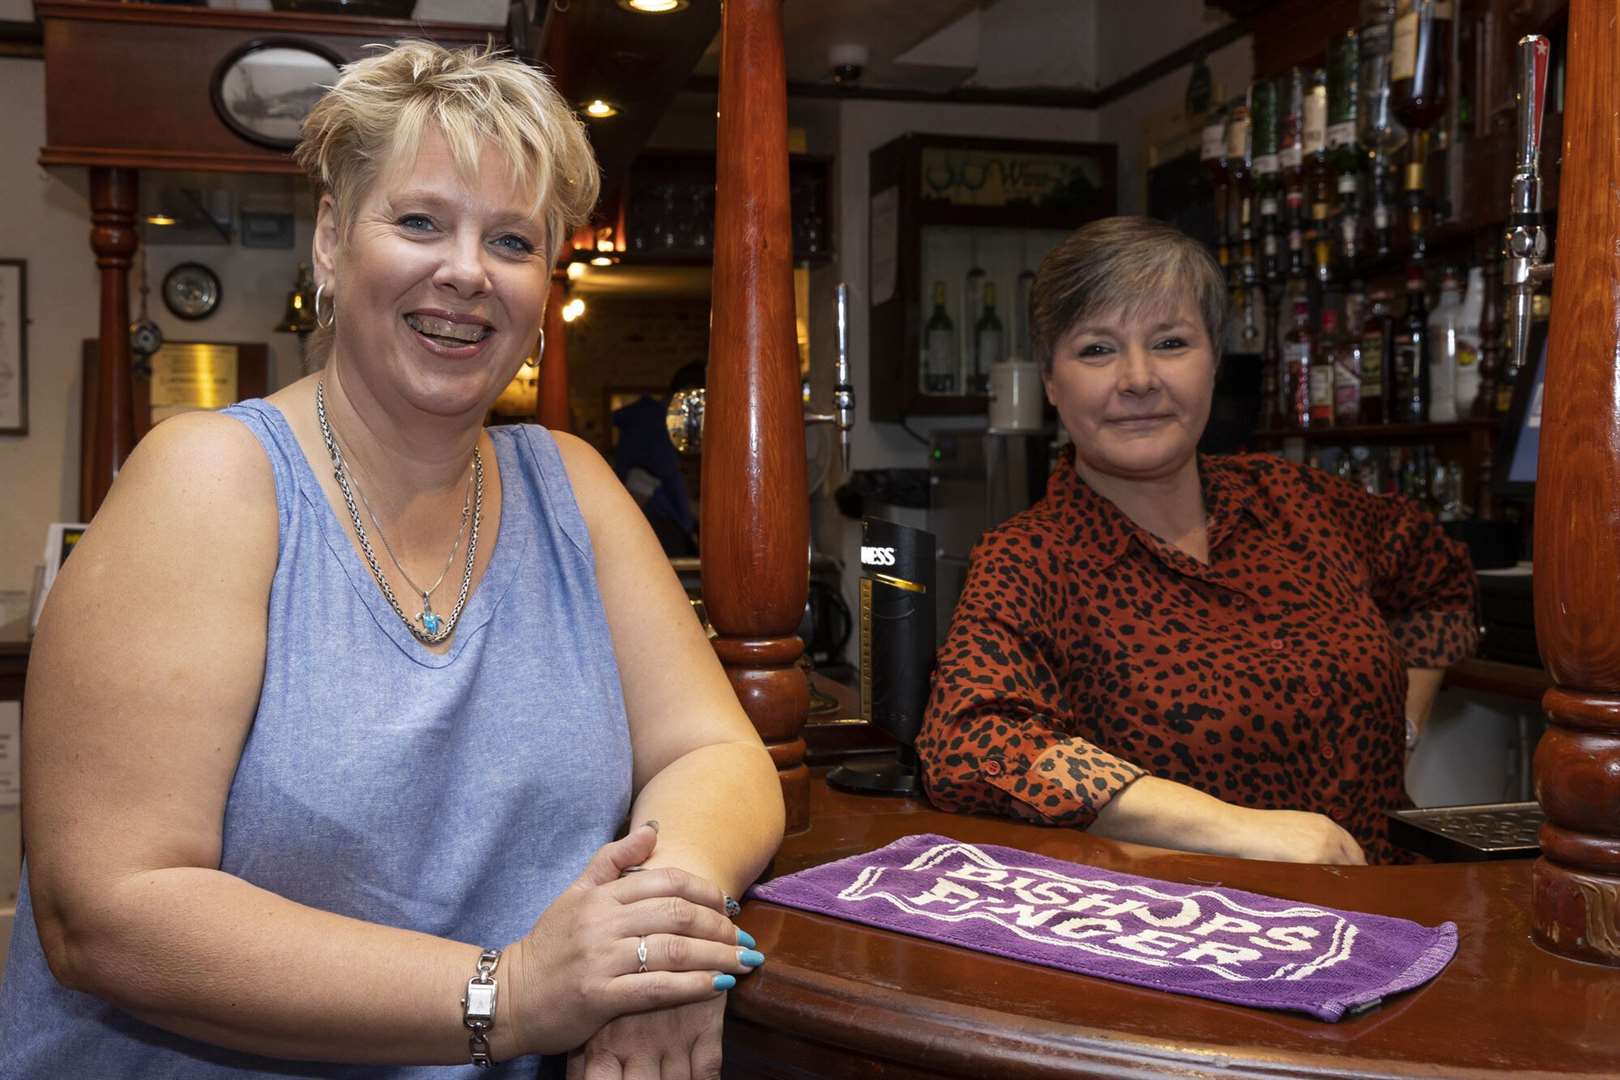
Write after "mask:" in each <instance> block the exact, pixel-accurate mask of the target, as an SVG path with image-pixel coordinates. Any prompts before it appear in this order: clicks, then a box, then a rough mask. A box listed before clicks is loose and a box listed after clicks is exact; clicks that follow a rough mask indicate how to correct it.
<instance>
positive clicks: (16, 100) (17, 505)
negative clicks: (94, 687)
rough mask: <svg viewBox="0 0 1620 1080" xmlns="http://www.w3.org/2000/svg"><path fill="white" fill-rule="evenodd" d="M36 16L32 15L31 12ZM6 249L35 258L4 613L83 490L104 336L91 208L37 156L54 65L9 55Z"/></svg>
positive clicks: (7, 524)
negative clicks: (88, 407) (89, 372)
mask: <svg viewBox="0 0 1620 1080" xmlns="http://www.w3.org/2000/svg"><path fill="white" fill-rule="evenodd" d="M30 17H31V16H30ZM0 101H4V102H5V103H6V110H5V118H4V119H3V120H0V191H3V192H5V198H3V199H0V257H4V258H15V259H26V260H27V261H28V317H29V324H28V359H27V362H28V434H27V435H0V622H9V621H11V620H12V619H15V618H18V617H21V616H23V615H25V614H26V613H27V605H28V601H29V598H30V593H31V590H32V587H33V574H34V566H35V564H37V563H39V562H40V555H41V553H42V552H43V550H44V547H45V528H46V526H47V525H49V524H50V523H51V522H53V521H72V520H73V518H74V516H75V515H76V514H77V513H78V492H79V342H80V341H81V340H83V339H84V338H87V337H95V336H96V322H97V318H98V314H97V309H96V303H97V301H96V298H97V295H98V292H97V289H98V286H97V279H96V265H95V258H94V256H93V255H92V254H91V252H90V209H89V206H88V203H87V200H86V198H85V196H84V194H83V185H82V184H81V186H80V189H79V190H77V191H76V190H74V189H73V188H72V187H70V186H69V185H68V184H66V183H64V182H63V181H62V180H60V179H58V178H56V177H53V176H51V175H50V174H48V173H46V171H45V170H44V169H42V168H40V167H39V166H38V165H37V164H35V162H36V161H37V159H38V157H39V148H40V146H42V145H43V144H44V142H45V64H44V61H42V60H0Z"/></svg>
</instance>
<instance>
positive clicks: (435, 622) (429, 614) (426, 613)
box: [417, 596, 444, 637]
mask: <svg viewBox="0 0 1620 1080" xmlns="http://www.w3.org/2000/svg"><path fill="white" fill-rule="evenodd" d="M417 618H418V619H420V620H421V621H422V629H424V630H426V631H427V632H428V636H429V637H433V636H436V635H437V634H438V633H439V624H440V623H442V622H443V621H444V620H443V619H441V618H439V617H438V616H437V615H435V614H434V613H433V601H432V600H430V599H428V598H427V597H426V596H424V597H422V613H421V614H420V615H418V616H417Z"/></svg>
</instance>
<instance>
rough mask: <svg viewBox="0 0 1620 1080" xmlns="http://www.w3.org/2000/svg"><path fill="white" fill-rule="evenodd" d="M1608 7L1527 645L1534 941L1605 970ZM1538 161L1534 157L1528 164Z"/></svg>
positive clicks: (1572, 172)
mask: <svg viewBox="0 0 1620 1080" xmlns="http://www.w3.org/2000/svg"><path fill="white" fill-rule="evenodd" d="M1616 7H1617V5H1616V0H1573V2H1572V3H1571V4H1570V13H1569V67H1568V72H1569V74H1568V77H1567V80H1566V81H1567V91H1566V92H1567V95H1568V96H1567V106H1566V108H1565V112H1564V145H1563V157H1564V162H1563V172H1562V176H1561V178H1560V180H1559V185H1560V188H1559V192H1558V204H1559V210H1560V220H1559V223H1558V251H1557V267H1558V269H1557V274H1556V276H1555V277H1554V279H1553V310H1552V327H1551V336H1550V340H1549V352H1548V360H1547V383H1546V397H1545V404H1544V408H1543V412H1542V430H1541V459H1540V469H1539V473H1538V476H1537V480H1536V547H1535V563H1536V567H1535V570H1536V572H1535V597H1536V639H1537V642H1538V643H1539V644H1540V646H1541V655H1542V657H1543V659H1544V660H1545V661H1546V664H1547V671H1548V674H1550V675H1551V676H1552V679H1553V682H1554V683H1555V684H1556V685H1555V686H1554V687H1553V689H1551V690H1549V691H1548V692H1547V696H1546V698H1545V699H1544V700H1543V704H1544V706H1545V708H1546V710H1547V714H1548V720H1549V722H1550V723H1551V725H1552V726H1551V727H1549V728H1548V729H1547V733H1546V734H1545V735H1543V736H1542V739H1541V744H1540V746H1539V747H1538V748H1537V750H1536V763H1535V773H1536V797H1537V799H1539V800H1540V802H1541V805H1542V808H1543V809H1544V810H1545V811H1546V813H1547V824H1546V825H1544V826H1542V830H1541V850H1542V857H1541V858H1540V859H1538V860H1537V862H1536V865H1535V873H1534V879H1533V886H1532V890H1533V892H1532V900H1531V908H1532V911H1531V919H1532V925H1533V927H1534V930H1535V935H1536V940H1537V941H1538V942H1539V943H1540V944H1541V945H1543V946H1544V947H1546V948H1547V949H1550V950H1552V951H1554V952H1558V953H1562V954H1564V955H1567V956H1574V957H1578V958H1580V959H1583V960H1590V961H1596V962H1599V963H1605V964H1614V965H1620V527H1617V525H1616V523H1617V522H1620V379H1617V377H1616V376H1617V372H1620V202H1617V201H1616V200H1615V197H1614V192H1615V190H1616V189H1617V186H1620V113H1616V111H1615V108H1614V78H1615V73H1616V70H1617V64H1620V21H1617V18H1616V16H1617V14H1620V13H1617V11H1616ZM1545 156H1547V155H1546V154H1545V153H1544V154H1543V157H1545Z"/></svg>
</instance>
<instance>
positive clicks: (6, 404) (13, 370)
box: [0, 259, 28, 435]
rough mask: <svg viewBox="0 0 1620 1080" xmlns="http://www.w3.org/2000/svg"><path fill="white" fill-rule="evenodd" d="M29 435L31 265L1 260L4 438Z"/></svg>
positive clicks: (0, 429)
mask: <svg viewBox="0 0 1620 1080" xmlns="http://www.w3.org/2000/svg"><path fill="white" fill-rule="evenodd" d="M26 434H28V264H27V263H26V262H24V261H23V260H22V259H0V435H26Z"/></svg>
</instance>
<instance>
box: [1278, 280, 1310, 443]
mask: <svg viewBox="0 0 1620 1080" xmlns="http://www.w3.org/2000/svg"><path fill="white" fill-rule="evenodd" d="M1315 351H1316V341H1315V339H1314V337H1313V336H1312V334H1311V303H1310V301H1309V300H1304V299H1300V300H1295V301H1294V325H1293V326H1292V327H1291V328H1290V329H1289V331H1288V336H1287V337H1286V338H1284V339H1283V347H1282V362H1283V364H1282V369H1281V370H1280V371H1279V372H1278V373H1277V393H1278V395H1279V398H1278V402H1277V413H1278V416H1279V417H1280V418H1281V419H1282V420H1283V422H1284V424H1285V426H1287V427H1297V428H1308V427H1310V426H1311V421H1312V419H1313V417H1312V415H1311V361H1312V360H1313V359H1314V355H1313V354H1314V353H1315Z"/></svg>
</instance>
